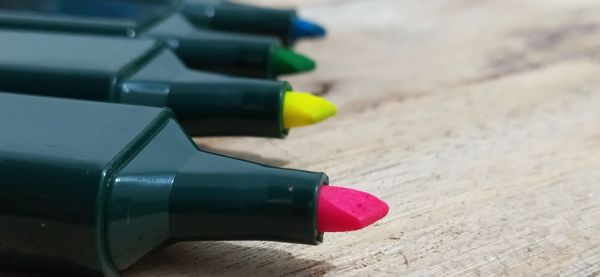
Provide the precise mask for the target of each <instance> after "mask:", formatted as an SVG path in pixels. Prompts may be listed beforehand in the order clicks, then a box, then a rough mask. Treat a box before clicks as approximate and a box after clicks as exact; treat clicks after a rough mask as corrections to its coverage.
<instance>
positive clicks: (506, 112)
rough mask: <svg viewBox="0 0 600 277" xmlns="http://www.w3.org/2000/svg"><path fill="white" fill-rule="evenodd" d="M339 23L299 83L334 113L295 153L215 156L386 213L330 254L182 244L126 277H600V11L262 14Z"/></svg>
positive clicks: (473, 8)
mask: <svg viewBox="0 0 600 277" xmlns="http://www.w3.org/2000/svg"><path fill="white" fill-rule="evenodd" d="M255 2H257V3H261V4H275V5H282V6H285V5H289V4H298V5H300V6H301V7H302V8H303V9H302V13H303V14H304V15H306V16H307V17H312V18H315V19H320V20H321V21H323V22H325V23H326V25H327V26H328V27H329V30H330V36H329V38H328V39H326V40H323V41H315V42H303V43H301V44H300V45H298V49H299V50H300V51H302V52H305V53H308V54H309V55H311V56H314V57H315V58H316V59H317V60H318V61H319V69H318V70H317V71H316V72H314V73H312V74H308V75H303V76H298V77H294V78H289V80H290V81H292V82H293V83H294V84H295V87H296V88H297V89H304V90H313V91H316V92H318V93H320V94H324V95H325V96H327V97H328V98H330V99H331V100H333V101H335V102H336V103H338V105H339V108H340V114H339V116H338V117H337V118H335V119H333V120H330V121H329V122H327V123H325V124H322V125H320V126H316V127H311V128H305V129H299V130H294V131H293V132H292V133H291V135H290V137H289V138H288V139H286V140H266V139H258V138H212V139H204V138H202V139H198V140H197V142H198V143H199V144H200V145H201V146H204V147H205V148H208V149H211V150H213V151H216V152H221V153H226V154H229V155H233V156H238V157H243V158H251V159H254V160H257V161H262V162H265V163H269V164H273V165H278V166H286V167H294V168H306V169H309V170H318V171H325V172H327V173H328V174H329V175H330V176H331V179H332V183H335V184H337V185H345V186H349V187H353V188H357V189H363V190H367V191H370V192H372V193H374V194H376V195H378V196H381V197H382V198H383V199H384V200H386V201H387V202H388V203H389V204H390V207H391V211H390V214H389V216H388V217H387V218H386V219H384V220H383V221H381V222H380V223H378V224H376V225H375V226H372V227H370V228H368V229H366V230H363V231H359V232H354V233H346V234H327V235H326V238H325V239H326V240H325V243H323V244H322V245H320V246H318V247H311V246H303V245H291V244H282V243H273V242H194V243H179V244H176V245H174V246H172V247H169V248H167V249H165V250H164V251H161V252H159V253H157V254H154V255H152V256H150V257H148V258H146V259H145V260H144V261H142V262H141V263H139V264H137V265H136V266H134V267H133V268H132V269H130V270H128V271H127V272H126V276H212V275H223V276H242V275H243V276H271V275H275V276H282V275H300V276H307V275H308V276H321V275H327V276H397V275H400V274H401V275H408V276H424V275H434V276H448V275H455V276H462V275H484V276H487V275H510V276H513V275H514V276H521V275H546V274H549V275H559V274H560V275H576V276H595V275H598V274H600V202H599V201H598V198H599V197H600V107H599V105H600V64H599V61H600V39H599V38H600V36H599V35H600V16H599V15H600V3H598V2H597V1H593V0H577V1H560V0H529V1H521V0H505V1H471V0H456V1H418V0H412V1H409V0H406V1H395V0H369V1H367V0H363V1H335V0H323V1H317V0H310V1H302V3H298V2H297V1H291V0H288V1H276V0H261V1H255Z"/></svg>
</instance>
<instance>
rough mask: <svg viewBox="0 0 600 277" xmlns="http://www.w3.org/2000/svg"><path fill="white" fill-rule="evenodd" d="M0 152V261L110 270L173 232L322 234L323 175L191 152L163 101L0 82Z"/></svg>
mask: <svg viewBox="0 0 600 277" xmlns="http://www.w3.org/2000/svg"><path fill="white" fill-rule="evenodd" d="M90 111H93V112H90ZM0 162H1V163H2V166H1V167H0V226H2V228H0V265H2V266H10V267H19V268H25V269H29V270H31V269H37V270H51V271H60V272H68V273H75V274H94V275H106V276H115V275H118V272H119V271H120V270H123V269H125V268H127V267H129V266H130V265H132V264H133V263H134V262H136V261H137V260H139V259H140V258H141V257H143V256H144V255H146V254H147V253H149V252H150V251H152V250H155V249H157V248H160V247H162V246H165V245H168V244H171V243H174V242H177V241H188V240H274V241H284V242H294V243H305V244H318V243H319V242H320V241H321V240H322V233H319V232H318V231H317V230H316V197H317V195H318V189H319V187H320V186H321V185H323V184H325V183H327V176H325V175H324V174H322V173H312V172H305V171H298V170H290V169H281V168H274V167H269V166H264V165H260V164H256V163H252V162H246V161H242V160H237V159H233V158H228V157H224V156H220V155H216V154H211V153H207V152H202V151H200V150H198V149H197V147H196V145H195V144H194V143H193V141H191V140H190V138H189V137H188V136H187V135H186V134H185V133H184V132H183V131H182V130H181V129H180V127H179V126H178V124H177V123H176V121H175V120H174V118H173V117H172V116H171V113H170V112H169V111H168V109H158V108H150V107H140V106H129V105H117V104H107V103H98V102H88V101H77V100H60V99H53V98H46V97H36V96H24V95H15V94H6V93H0Z"/></svg>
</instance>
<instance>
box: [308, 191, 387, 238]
mask: <svg viewBox="0 0 600 277" xmlns="http://www.w3.org/2000/svg"><path fill="white" fill-rule="evenodd" d="M388 211H389V207H388V205H387V204H386V203H385V202H383V201H381V200H380V199H379V198H377V197H375V196H373V195H371V194H368V193H366V192H362V191H358V190H353V189H348V188H342V187H335V186H322V187H321V188H320V191H319V204H318V209H317V230H318V231H319V232H347V231H354V230H358V229H362V228H364V227H366V226H368V225H371V224H373V223H374V222H375V221H377V220H380V219H381V218H383V217H384V216H385V215H386V214H387V213H388Z"/></svg>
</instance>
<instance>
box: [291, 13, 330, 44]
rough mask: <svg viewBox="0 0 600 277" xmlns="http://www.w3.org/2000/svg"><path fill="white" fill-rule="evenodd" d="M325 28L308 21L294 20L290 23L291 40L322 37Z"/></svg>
mask: <svg viewBox="0 0 600 277" xmlns="http://www.w3.org/2000/svg"><path fill="white" fill-rule="evenodd" d="M325 33H326V31H325V28H323V27H321V26H320V25H318V24H316V23H314V22H310V21H308V20H304V19H300V18H295V19H294V21H292V39H293V40H297V39H300V38H315V37H324V36H325Z"/></svg>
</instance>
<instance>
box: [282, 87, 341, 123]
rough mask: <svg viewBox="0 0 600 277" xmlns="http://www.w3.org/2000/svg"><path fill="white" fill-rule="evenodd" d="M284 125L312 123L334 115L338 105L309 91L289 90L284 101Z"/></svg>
mask: <svg viewBox="0 0 600 277" xmlns="http://www.w3.org/2000/svg"><path fill="white" fill-rule="evenodd" d="M283 103H284V104H283V118H284V127H285V128H293V127H300V126H306V125H312V124H315V123H318V122H321V121H323V120H325V119H327V118H330V117H332V116H334V115H335V114H336V112H337V108H336V106H335V105H334V104H333V103H331V102H329V101H327V99H325V98H323V97H319V96H316V95H312V94H310V93H307V92H297V91H288V92H286V93H285V98H284V102H283Z"/></svg>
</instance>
